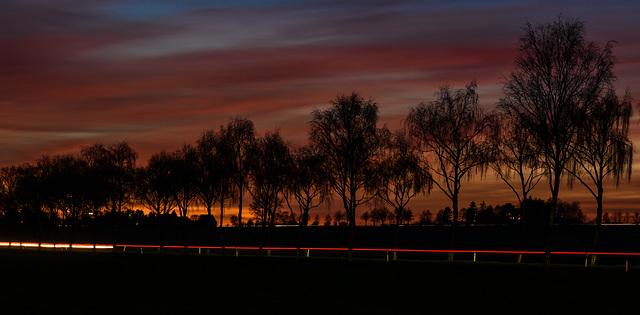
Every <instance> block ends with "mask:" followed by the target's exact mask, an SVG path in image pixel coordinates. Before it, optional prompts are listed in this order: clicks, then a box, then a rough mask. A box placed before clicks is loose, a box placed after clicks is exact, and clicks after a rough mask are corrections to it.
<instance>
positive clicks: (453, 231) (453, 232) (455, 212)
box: [448, 191, 458, 261]
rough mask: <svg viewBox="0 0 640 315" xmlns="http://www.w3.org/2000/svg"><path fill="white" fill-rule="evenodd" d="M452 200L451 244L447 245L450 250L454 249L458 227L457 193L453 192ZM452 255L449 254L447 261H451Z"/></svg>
mask: <svg viewBox="0 0 640 315" xmlns="http://www.w3.org/2000/svg"><path fill="white" fill-rule="evenodd" d="M452 197H453V198H451V201H452V203H453V221H452V222H451V243H450V244H449V248H450V249H451V250H453V249H455V247H456V236H457V235H456V234H457V226H458V192H457V191H456V192H454V194H453V196H452ZM453 256H454V255H453V253H449V259H448V260H449V261H453Z"/></svg>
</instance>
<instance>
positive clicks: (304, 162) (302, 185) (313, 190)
mask: <svg viewBox="0 0 640 315" xmlns="http://www.w3.org/2000/svg"><path fill="white" fill-rule="evenodd" d="M319 165H322V156H321V155H320V154H319V153H318V152H317V151H316V148H315V147H312V146H304V147H300V148H298V149H296V150H294V151H293V152H292V165H291V169H290V171H289V176H288V184H287V186H286V187H285V191H284V192H285V194H284V196H285V201H286V202H287V206H288V207H289V210H291V214H292V216H293V218H294V219H296V216H295V214H294V210H293V207H292V203H293V202H295V204H297V207H298V213H299V214H298V216H297V222H298V224H299V225H300V226H306V225H307V224H308V222H309V210H311V209H314V208H317V207H319V206H320V205H322V204H323V203H324V202H325V201H327V200H328V199H329V197H330V195H331V191H330V188H329V185H328V184H329V183H328V180H327V171H326V170H325V169H324V168H322V167H318V166H319Z"/></svg>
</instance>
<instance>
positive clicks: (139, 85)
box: [0, 0, 640, 217]
mask: <svg viewBox="0 0 640 315" xmlns="http://www.w3.org/2000/svg"><path fill="white" fill-rule="evenodd" d="M267 3H268V4H267ZM639 13H640V3H639V2H637V1H632V0H629V1H606V2H605V1H506V0H504V1H500V0H496V1H471V0H468V1H467V0H459V1H448V2H444V1H402V0H400V1H339V0H336V1H286V0H283V1H242V0H240V1H231V0H223V1H204V0H202V1H201V0H190V1H171V0H162V1H142V0H136V1H115V0H94V1H92V0H75V1H74V0H60V1H48V0H33V1H31V0H27V1H25V0H4V1H2V2H0V69H1V71H0V106H1V108H2V110H1V111H0V164H3V165H7V164H20V163H24V162H33V161H35V160H36V159H37V158H39V157H40V156H42V155H43V154H58V153H68V152H77V151H79V149H80V148H81V146H83V145H91V144H93V143H95V142H103V143H105V144H109V143H115V142H119V141H123V140H125V141H127V142H128V143H129V144H130V145H131V146H132V147H133V148H134V149H136V150H137V151H138V152H139V154H140V159H139V164H141V165H144V164H145V163H146V160H147V159H148V158H149V157H150V155H151V154H152V153H154V152H158V151H160V150H161V149H167V150H173V149H176V148H178V147H179V146H181V145H182V144H183V143H193V142H194V141H195V140H196V139H197V138H198V136H199V135H200V134H201V133H202V132H203V131H204V130H206V129H212V128H213V129H217V128H218V127H219V126H220V125H222V124H225V123H227V122H228V121H229V120H230V119H231V118H232V117H234V116H237V115H239V116H243V117H247V118H249V119H251V120H253V121H254V123H255V125H256V128H257V130H258V132H259V133H260V134H263V133H264V132H265V131H267V130H272V129H275V128H280V130H281V133H282V134H283V137H284V138H285V139H286V140H288V141H290V142H291V143H292V144H304V143H305V142H306V139H307V131H308V125H307V123H308V121H309V120H310V118H311V111H312V110H313V109H314V108H327V107H328V102H329V100H330V99H332V98H334V97H335V96H336V95H337V94H338V93H350V92H351V91H356V92H358V93H360V94H361V95H363V96H365V97H372V98H374V99H375V100H376V101H377V102H378V103H379V108H380V116H381V123H386V124H387V126H388V127H389V128H392V129H395V128H398V127H399V126H400V124H401V120H402V119H403V118H404V117H406V115H407V114H408V113H409V108H410V107H411V106H415V105H417V104H418V103H419V102H421V101H425V102H428V101H431V100H433V99H434V96H433V95H434V92H435V91H436V90H437V89H438V86H441V85H444V84H447V83H448V84H451V85H453V86H454V87H462V86H463V85H464V84H466V83H468V82H469V81H470V80H473V79H477V81H478V85H479V89H478V91H479V95H480V103H481V104H482V105H483V106H484V107H485V108H486V109H487V110H492V109H493V108H494V107H495V104H496V101H497V100H498V98H499V97H500V93H501V88H502V82H503V81H504V80H503V78H502V76H503V75H507V74H508V72H509V70H510V69H511V68H512V65H513V60H514V56H515V53H516V48H517V43H518V38H519V36H520V35H521V34H522V30H521V27H522V26H523V25H524V24H525V23H526V22H527V21H529V22H531V23H534V24H535V23H543V22H548V21H552V20H554V19H556V18H557V17H558V15H559V14H562V15H564V16H565V17H568V18H579V19H581V20H583V21H585V22H586V27H587V31H588V34H587V37H588V38H589V39H590V40H594V41H597V42H600V43H604V42H606V41H608V40H615V41H617V44H616V45H615V48H614V53H615V55H616V56H617V58H618V61H617V63H616V66H615V73H616V75H617V76H618V82H617V83H616V86H617V88H618V93H619V94H622V93H623V92H624V90H625V89H627V88H628V89H629V90H630V91H631V93H632V95H634V96H636V97H637V99H640V32H639V30H640V19H638V15H639ZM637 102H638V101H636V103H637ZM637 117H638V115H637V114H636V115H634V122H633V124H632V126H631V133H632V140H633V141H634V143H635V144H636V145H638V144H640V125H639V124H638V122H637V121H638V119H637ZM634 167H635V169H636V170H640V165H639V164H638V163H636V164H635V165H634ZM462 189H463V190H462V196H461V205H463V206H466V205H468V204H469V202H470V201H472V200H475V201H476V202H477V203H480V202H481V201H482V200H485V201H486V202H487V203H488V204H498V203H505V202H513V203H515V200H516V199H515V196H514V195H513V194H512V193H511V192H510V191H509V190H508V189H507V188H506V186H505V185H504V184H502V183H501V182H499V181H497V180H496V179H495V176H493V175H492V174H489V175H487V177H486V178H485V179H483V180H480V179H479V178H476V179H474V180H473V182H472V183H469V184H466V185H464V186H463V188H462ZM638 191H640V173H638V171H636V172H634V174H633V176H632V181H631V183H630V184H628V183H626V182H623V183H622V184H621V187H620V188H619V189H618V190H614V186H613V185H608V186H607V187H606V190H605V211H616V210H622V211H631V212H633V211H640V205H638V202H640V196H639V195H638V193H637V192H638ZM549 195H550V194H549V188H548V185H547V184H546V183H544V182H542V183H541V184H540V186H539V187H538V189H537V190H536V191H535V193H534V196H536V197H540V198H543V199H547V198H548V197H549ZM560 198H562V199H564V200H567V201H574V200H576V201H580V202H581V203H582V205H583V209H584V210H585V211H586V212H587V213H588V214H589V215H590V217H593V215H592V213H593V211H594V202H593V197H592V196H590V195H589V194H588V193H587V191H586V190H585V189H584V188H582V187H580V186H578V185H576V186H575V187H574V188H573V190H568V189H563V190H561V191H560ZM339 204H340V203H335V204H334V205H332V206H331V209H332V210H331V211H335V210H339ZM448 204H449V202H448V200H446V198H445V197H444V195H443V194H442V193H441V192H439V191H433V192H432V194H431V195H430V196H429V197H427V198H421V199H420V200H416V202H414V204H413V205H412V208H413V210H414V212H415V213H416V214H417V213H419V212H420V211H422V210H424V209H430V210H431V211H432V212H433V213H434V214H435V212H437V210H439V209H441V208H444V207H445V206H447V205H448ZM363 209H367V207H365V208H363ZM322 211H323V212H318V213H319V214H321V215H323V214H325V212H326V210H322Z"/></svg>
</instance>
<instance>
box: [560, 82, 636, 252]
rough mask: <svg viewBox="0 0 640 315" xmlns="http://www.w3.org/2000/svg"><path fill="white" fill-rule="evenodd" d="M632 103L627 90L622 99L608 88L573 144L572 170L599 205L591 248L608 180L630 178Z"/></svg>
mask: <svg viewBox="0 0 640 315" xmlns="http://www.w3.org/2000/svg"><path fill="white" fill-rule="evenodd" d="M631 103H632V99H631V96H630V94H629V93H628V92H627V93H626V94H625V96H624V98H623V99H622V101H620V100H619V99H618V96H617V95H616V93H615V91H614V90H609V91H607V92H606V94H605V95H604V96H603V97H602V98H601V99H600V100H598V101H597V102H594V103H593V104H592V105H591V106H589V112H588V114H587V117H586V120H585V124H584V127H583V128H581V129H580V131H579V133H578V138H577V140H576V143H575V146H574V147H573V149H574V150H575V154H574V159H573V160H572V163H571V167H570V169H569V172H570V173H571V174H572V175H574V177H575V178H576V179H578V181H580V182H581V183H582V184H583V185H584V186H585V187H586V188H587V190H589V192H590V193H591V195H593V197H594V198H595V199H596V203H597V205H598V208H597V210H596V230H595V235H594V240H593V248H592V251H595V250H596V249H597V247H598V242H599V237H600V227H601V225H602V201H603V197H604V181H605V179H606V178H613V179H614V181H615V184H616V186H617V185H618V184H619V183H620V179H621V178H622V177H627V179H630V178H631V165H632V162H633V144H632V143H631V140H629V137H628V134H629V118H630V117H631V115H632V113H633V110H632V104H631ZM591 262H592V264H595V263H596V255H592V260H591Z"/></svg>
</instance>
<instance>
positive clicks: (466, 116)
mask: <svg viewBox="0 0 640 315" xmlns="http://www.w3.org/2000/svg"><path fill="white" fill-rule="evenodd" d="M476 88H477V85H476V82H475V81H472V82H471V83H469V85H467V86H466V87H465V88H464V89H458V90H453V89H452V88H451V86H449V85H445V86H443V87H441V88H440V91H438V92H437V93H436V96H437V99H436V100H435V101H433V102H431V103H429V104H425V103H421V104H419V105H418V106H416V107H413V108H412V109H411V112H410V113H409V116H408V117H407V121H406V123H407V126H408V128H409V130H410V134H411V136H413V137H414V138H415V139H416V140H417V143H418V147H419V150H420V151H421V152H422V153H423V155H424V157H425V158H424V161H425V163H422V169H423V171H424V172H425V174H426V173H427V172H428V173H431V174H433V176H435V177H436V178H434V181H433V182H434V184H435V185H436V186H437V187H438V188H439V189H440V190H441V191H442V192H443V193H444V194H445V195H446V196H447V197H448V198H449V199H450V200H451V202H452V210H453V221H452V225H453V229H452V237H451V243H452V244H451V245H452V246H454V244H455V238H456V225H457V222H458V199H459V197H460V188H461V186H462V181H463V179H464V178H468V177H470V176H472V175H473V174H472V173H471V170H474V169H476V170H481V171H482V170H484V169H485V167H486V166H487V164H488V162H490V161H491V160H492V159H493V158H494V154H493V153H494V150H493V149H492V147H491V143H490V141H488V140H487V135H488V133H489V132H490V131H492V130H493V129H492V127H493V123H494V119H493V115H490V114H485V113H484V112H483V110H482V107H480V105H479V104H478V94H477V93H476ZM437 178H439V179H437ZM449 258H450V259H452V258H453V257H452V256H450V257H449Z"/></svg>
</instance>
